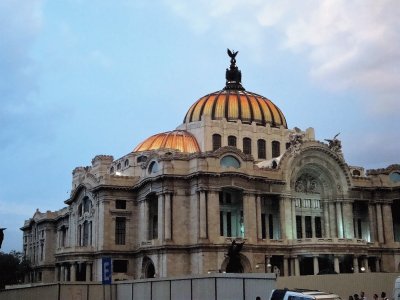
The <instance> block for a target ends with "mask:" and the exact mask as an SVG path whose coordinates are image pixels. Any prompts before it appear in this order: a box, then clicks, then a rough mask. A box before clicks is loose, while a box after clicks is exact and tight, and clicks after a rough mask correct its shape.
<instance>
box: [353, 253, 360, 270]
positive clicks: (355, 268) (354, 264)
mask: <svg viewBox="0 0 400 300" xmlns="http://www.w3.org/2000/svg"><path fill="white" fill-rule="evenodd" d="M353 270H354V273H359V267H358V257H357V256H354V257H353Z"/></svg>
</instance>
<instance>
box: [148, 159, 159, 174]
mask: <svg viewBox="0 0 400 300" xmlns="http://www.w3.org/2000/svg"><path fill="white" fill-rule="evenodd" d="M148 170H149V174H152V173H156V172H158V163H157V162H155V161H152V162H151V163H150V165H149V169H148Z"/></svg>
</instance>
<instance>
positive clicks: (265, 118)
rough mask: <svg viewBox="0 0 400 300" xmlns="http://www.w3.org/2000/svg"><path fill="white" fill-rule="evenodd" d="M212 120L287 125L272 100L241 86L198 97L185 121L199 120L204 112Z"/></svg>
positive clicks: (277, 125)
mask: <svg viewBox="0 0 400 300" xmlns="http://www.w3.org/2000/svg"><path fill="white" fill-rule="evenodd" d="M203 115H204V116H209V117H211V119H212V120H221V119H223V118H225V119H226V120H227V121H237V120H241V121H242V122H243V123H251V122H256V124H257V125H263V126H264V125H266V124H267V123H269V124H271V126H274V127H279V126H281V125H283V126H284V127H285V128H287V124H286V119H285V116H284V115H283V113H282V112H281V110H280V109H279V108H278V107H277V106H276V105H275V104H274V103H272V101H271V100H269V99H267V98H265V97H263V96H261V95H258V94H255V93H251V92H247V91H245V90H239V89H224V90H221V91H218V92H214V93H211V94H208V95H206V96H204V97H202V98H200V99H199V100H197V101H196V102H195V103H194V104H193V105H192V106H191V107H190V109H189V110H188V112H187V113H186V116H185V119H184V123H190V122H196V121H200V120H201V117H202V116H203Z"/></svg>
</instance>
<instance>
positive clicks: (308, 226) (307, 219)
mask: <svg viewBox="0 0 400 300" xmlns="http://www.w3.org/2000/svg"><path fill="white" fill-rule="evenodd" d="M304 219H305V220H304V221H305V226H306V238H312V226H311V216H306V217H305V218H304Z"/></svg>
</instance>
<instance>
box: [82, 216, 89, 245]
mask: <svg viewBox="0 0 400 300" xmlns="http://www.w3.org/2000/svg"><path fill="white" fill-rule="evenodd" d="M88 245H89V222H88V221H85V222H83V241H82V246H88Z"/></svg>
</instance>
